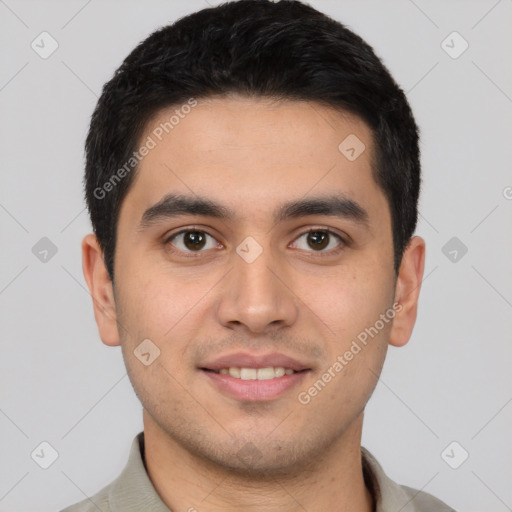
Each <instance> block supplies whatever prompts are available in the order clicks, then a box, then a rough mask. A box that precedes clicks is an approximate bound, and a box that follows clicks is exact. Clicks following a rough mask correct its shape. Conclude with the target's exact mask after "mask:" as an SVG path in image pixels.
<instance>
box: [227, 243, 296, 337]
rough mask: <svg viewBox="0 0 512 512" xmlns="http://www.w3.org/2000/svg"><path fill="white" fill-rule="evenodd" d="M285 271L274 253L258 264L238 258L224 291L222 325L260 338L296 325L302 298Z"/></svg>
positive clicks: (266, 252)
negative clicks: (269, 332)
mask: <svg viewBox="0 0 512 512" xmlns="http://www.w3.org/2000/svg"><path fill="white" fill-rule="evenodd" d="M283 268H284V265H279V264H278V262H277V261H276V260H275V259H274V258H273V255H272V252H271V250H270V249H266V250H263V252H262V253H261V254H260V255H259V256H258V257H257V258H256V259H255V260H254V261H250V260H246V259H244V258H243V257H241V256H239V255H238V254H234V255H233V268H232V269H231V271H230V272H229V273H228V274H227V276H226V278H225V279H224V280H223V282H222V287H221V289H220V298H219V303H218V308H217V315H218V320H219V322H220V323H221V324H222V325H223V326H225V327H229V328H231V329H245V330H247V331H251V332H253V333H258V334H261V333H265V332H266V331H269V330H276V329H280V328H282V327H287V326H290V325H292V324H293V323H294V322H295V321H296V319H297V316H298V307H297V304H298V298H297V297H296V296H295V295H294V293H293V291H292V289H291V282H290V276H289V275H287V273H286V272H285V271H284V270H283Z"/></svg>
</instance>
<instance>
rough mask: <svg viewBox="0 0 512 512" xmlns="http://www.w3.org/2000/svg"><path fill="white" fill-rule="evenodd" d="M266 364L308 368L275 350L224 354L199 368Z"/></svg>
mask: <svg viewBox="0 0 512 512" xmlns="http://www.w3.org/2000/svg"><path fill="white" fill-rule="evenodd" d="M268 366H273V367H282V368H290V369H292V370H295V371H297V372H298V371H301V370H309V369H310V367H309V366H308V365H307V364H304V363H302V362H301V361H299V360H297V359H294V358H293V357H289V356H286V355H284V354H279V353H276V352H274V353H270V354H248V353H247V352H236V353H232V354H225V355H223V356H220V357H218V358H217V359H215V360H214V361H210V362H207V363H205V364H202V365H200V368H203V369H207V370H216V371H219V370H221V369H222V368H235V367H236V368H266V367H268Z"/></svg>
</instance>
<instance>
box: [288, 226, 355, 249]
mask: <svg viewBox="0 0 512 512" xmlns="http://www.w3.org/2000/svg"><path fill="white" fill-rule="evenodd" d="M294 246H295V248H296V249H302V250H305V251H309V252H320V253H324V252H325V253H327V252H328V253H331V252H332V253H335V252H336V251H337V250H341V249H343V247H344V246H345V243H344V240H343V238H341V236H340V235H338V234H336V233H334V232H333V231H330V230H328V229H311V230H310V231H307V232H306V233H303V234H302V235H300V236H299V237H298V238H297V239H296V241H295V242H294Z"/></svg>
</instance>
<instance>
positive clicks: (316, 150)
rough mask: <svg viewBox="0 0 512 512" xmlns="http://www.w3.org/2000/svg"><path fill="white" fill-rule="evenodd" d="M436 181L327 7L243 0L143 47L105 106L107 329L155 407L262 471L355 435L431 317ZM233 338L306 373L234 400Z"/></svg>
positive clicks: (99, 132)
mask: <svg viewBox="0 0 512 512" xmlns="http://www.w3.org/2000/svg"><path fill="white" fill-rule="evenodd" d="M419 188H420V164H419V149H418V129H417V126H416V124H415V121H414V119H413V116H412V113H411V110H410V107H409V105H408V102H407V100H406V98H405V95H404V93H403V91H402V90H401V89H400V88H399V87H398V85H397V84H396V83H395V81H394V80H393V78H392V77H391V75H390V74H389V72H388V70H387V69H386V68H385V66H384V65H383V64H382V62H381V61H380V60H379V58H378V57H377V56H376V55H375V53H374V51H373V50H372V48H371V47H370V46H369V45H368V44H366V43H365V42H364V41H363V40H362V39H361V38H360V37H359V36H357V35H356V34H354V33H353V32H351V31H350V30H348V29H347V28H346V27H345V26H344V25H342V24H340V23H339V22H336V21H334V20H332V19H331V18H329V17H327V16H326V15H324V14H322V13H320V12H318V11H317V10H315V9H313V8H312V7H309V6H307V5H305V4H302V3H300V2H296V1H287V0H283V1H281V2H278V3H273V2H270V1H267V0H240V1H238V2H234V3H227V4H223V5H221V6H219V7H216V8H210V9H204V10H202V11H199V12H197V13H194V14H192V15H189V16H187V17H185V18H182V19H180V20H179V21H177V22H176V23H174V24H173V25H170V26H167V27H164V28H162V29H160V30H158V31H156V32H155V33H153V34H152V35H150V36H149V37H148V38H147V39H146V40H145V41H143V42H142V43H140V44H139V45H138V46H137V47H136V48H135V49H134V50H133V52H132V53H131V54H130V55H129V56H128V57H127V58H126V59H125V61H124V62H123V64H122V65H121V67H120V68H119V69H118V70H117V71H116V73H115V74H114V77H113V78H112V79H111V80H110V81H109V82H108V83H107V84H106V85H105V86H104V88H103V92H102V95H101V97H100V99H99V101H98V104H97V107H96V109H95V111H94V114H93V116H92V120H91V126H90V130H89V134H88V137H87V141H86V173H85V191H86V200H87V205H88V208H89V212H90V216H91V221H92V225H93V229H94V235H89V236H88V237H86V238H85V239H84V243H83V251H84V272H85V275H86V279H87V282H88V285H89V287H90V289H91V293H92V295H93V298H94V307H95V315H96V320H97V323H98V327H99V330H100V335H101V337H102V340H103V342H104V343H106V344H107V345H121V347H122V350H123V356H124V359H125V363H126V366H127V369H128V373H129V375H130V379H131V381H132V384H133V385H134V389H135V391H136V393H137V395H138V396H139V398H140V399H141V402H142V405H143V406H144V409H145V419H147V420H148V421H151V422H153V424H154V425H155V426H158V428H159V429H160V430H161V432H165V434H166V435H167V436H168V438H169V440H170V441H169V442H173V443H176V444H179V445H180V446H182V447H185V448H186V449H187V450H189V452H190V453H194V454H195V455H197V456H200V457H203V458H205V459H207V460H209V461H210V462H211V463H214V464H222V465H224V466H225V467H228V466H229V467H232V468H234V469H237V470H239V471H240V470H241V469H242V468H243V470H244V471H247V472H256V471H263V472H267V473H268V472H269V471H272V470H273V471H280V470H283V471H285V470H286V471H288V470H289V468H290V464H292V462H294V463H305V461H306V460H311V453H321V452H322V450H323V449H327V447H329V446H331V445H332V443H334V442H335V441H336V440H337V439H340V438H341V437H342V435H343V434H345V437H347V436H350V435H351V436H355V438H357V435H358V432H359V433H360V423H361V420H362V412H363V409H364V406H365V404H366V402H367V400H368V398H369V397H370V395H371V392H372V391H373V389H374V386H375V383H376V380H377V377H378V374H379V373H380V369H381V367H382V364H383V361H384V358H385V353H386V349H387V346H388V344H390V343H391V344H393V345H397V346H399V345H403V344H404V343H406V342H407V341H408V339H409V337H410V334H411V331H412V328H413V325H414V321H415V317H416V307H417V298H418V292H419V285H420V283H421V276H422V273H423V261H424V244H423V241H422V240H421V239H419V238H418V237H413V233H414V230H415V227H416V221H417V202H418V195H419ZM184 228H186V229H187V230H188V231H187V232H186V233H185V232H184V231H185V229H184ZM308 232H309V233H308ZM191 235H192V236H191ZM249 255H250V256H249ZM383 315H384V317H385V318H383ZM377 322H379V323H378V324H377ZM381 324H382V325H381ZM364 332H366V339H365V340H364V341H365V343H363V341H362V339H363V338H364V335H363V334H361V333H364ZM370 333H371V334H370ZM143 340H151V342H150V344H149V345H147V343H148V342H144V343H146V345H143V346H144V347H146V348H145V350H146V353H147V350H149V351H150V352H151V351H153V352H152V354H153V356H151V358H150V359H153V357H155V356H157V357H156V358H155V359H154V361H152V362H151V364H147V365H146V364H143V363H142V362H141V360H140V359H139V358H138V357H137V350H138V347H139V346H140V344H141V342H143ZM356 340H359V343H357V341H356ZM354 341H356V345H357V346H359V350H357V349H356V348H355V345H354ZM148 347H149V348H148ZM155 347H156V348H155ZM347 351H352V353H353V357H350V359H349V360H348V361H346V359H343V360H344V361H345V362H346V364H345V362H344V363H342V362H341V360H340V359H339V356H343V354H345V353H346V352H347ZM233 352H244V353H251V354H253V355H262V354H268V353H270V352H279V353H282V354H285V355H286V356H289V357H291V358H293V359H295V360H297V362H298V363H300V365H302V366H301V367H303V369H304V371H303V372H301V377H300V378H301V381H300V383H299V384H298V385H297V386H295V387H294V388H293V390H290V391H285V392H284V393H283V394H280V395H279V397H278V398H272V399H271V398H267V399H265V398H264V397H263V396H262V397H261V400H252V399H251V400H243V399H234V398H233V397H232V396H230V395H229V393H228V394H225V393H224V392H222V391H219V389H218V386H217V384H216V383H212V381H211V375H209V372H211V370H212V369H214V368H212V367H213V366H215V365H216V364H217V363H218V361H215V359H216V358H217V356H219V355H229V354H232V353H233ZM347 357H349V356H348V354H347ZM336 361H338V363H339V364H341V365H342V368H341V369H340V370H339V371H338V370H337V369H338V368H339V366H336V365H335V362H336ZM326 371H327V372H328V373H329V374H330V375H331V378H330V379H329V378H326V380H328V383H326V382H324V384H325V387H323V386H322V385H321V384H318V379H319V378H320V379H321V380H322V376H323V375H324V374H325V372H326ZM315 382H316V383H317V385H316V388H315V389H317V392H314V391H311V392H308V391H307V390H308V389H311V387H315ZM322 382H323V380H322ZM319 388H322V389H319ZM300 391H302V392H305V394H304V393H303V394H302V395H301V396H302V400H301V399H300V398H299V395H300V393H299V392H300ZM307 397H309V398H307ZM313 398H314V399H313ZM306 402H307V403H306ZM287 415H289V419H288V420H286V421H282V420H283V418H285V416H287ZM320 419H321V421H320ZM280 422H282V423H280ZM315 422H316V423H315ZM278 424H279V427H277V425H278ZM190 425H195V427H196V428H191V427H190ZM249 442H250V443H252V444H253V445H255V446H256V447H257V450H258V453H259V454H260V455H261V456H258V458H257V460H252V461H251V464H250V465H249V466H248V465H247V464H246V463H245V462H244V461H243V460H241V458H237V457H236V454H237V453H239V452H240V450H242V449H243V447H244V446H247V443H249ZM299 445H300V446H299ZM276 450H277V451H276ZM276 453H279V456H276Z"/></svg>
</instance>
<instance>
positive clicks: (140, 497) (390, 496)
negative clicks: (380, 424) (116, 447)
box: [61, 432, 455, 512]
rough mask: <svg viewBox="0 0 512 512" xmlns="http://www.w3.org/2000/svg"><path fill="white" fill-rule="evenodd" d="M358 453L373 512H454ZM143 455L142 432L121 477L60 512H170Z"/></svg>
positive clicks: (368, 457)
mask: <svg viewBox="0 0 512 512" xmlns="http://www.w3.org/2000/svg"><path fill="white" fill-rule="evenodd" d="M361 454H362V457H363V459H362V460H363V469H364V473H365V480H366V484H367V485H368V486H369V487H370V488H371V490H372V492H373V495H374V497H375V501H376V504H377V507H376V511H375V512H455V511H454V509H452V508H450V507H449V506H448V505H446V504H444V503H443V502H442V501H440V500H438V499H437V498H434V497H433V496H431V495H430V494H427V493H425V492H422V491H416V490H414V489H411V488H409V487H405V486H401V485H398V484H396V483H395V482H393V481H392V480H391V479H389V478H388V477H387V476H386V474H385V473H384V471H383V469H382V468H381V466H380V464H379V463H378V462H377V461H376V460H375V458H374V457H373V456H372V455H371V454H370V452H368V450H366V449H365V448H361ZM143 455H144V432H140V433H139V434H137V435H136V436H135V438H134V439H133V442H132V446H131V450H130V456H129V458H128V462H127V464H126V466H125V467H124V469H123V471H122V472H121V474H120V475H119V476H118V477H117V478H116V479H115V480H114V481H113V482H112V483H111V484H109V485H107V486H106V487H104V488H103V489H101V490H100V491H99V492H98V493H96V494H95V495H94V496H91V497H90V498H88V499H85V500H83V501H81V502H79V503H76V504H75V505H72V506H70V507H67V508H65V509H64V510H62V511H61V512H99V511H100V512H142V511H144V512H146V511H147V512H170V510H169V508H168V507H167V506H166V505H165V503H164V502H163V501H162V500H161V498H160V496H159V495H158V494H157V492H156V490H155V488H154V487H153V484H152V483H151V480H150V479H149V477H148V474H147V473H146V468H145V466H144V461H143ZM191 510H194V509H193V508H192V509H191Z"/></svg>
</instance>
